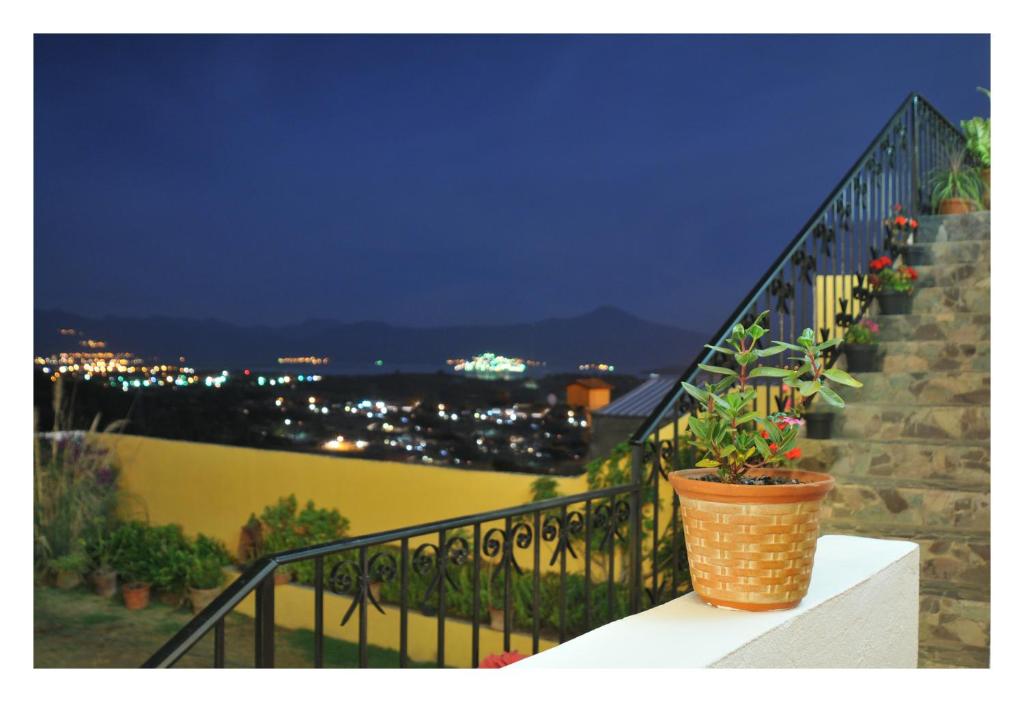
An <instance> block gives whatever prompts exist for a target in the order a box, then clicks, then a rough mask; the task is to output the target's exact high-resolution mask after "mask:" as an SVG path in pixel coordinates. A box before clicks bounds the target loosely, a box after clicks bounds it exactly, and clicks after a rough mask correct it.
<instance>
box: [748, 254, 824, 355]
mask: <svg viewBox="0 0 1024 702" xmlns="http://www.w3.org/2000/svg"><path fill="white" fill-rule="evenodd" d="M792 260H793V264H794V265H795V266H796V267H797V269H798V270H799V271H800V273H801V274H802V276H803V279H804V281H806V282H807V283H808V284H810V283H813V282H814V281H813V280H812V279H811V274H812V273H815V272H817V270H818V261H817V260H816V259H815V258H814V256H812V255H811V254H809V253H806V252H805V251H804V250H803V249H799V250H798V251H797V252H796V253H794V254H793V259H792ZM762 338H763V337H762Z"/></svg>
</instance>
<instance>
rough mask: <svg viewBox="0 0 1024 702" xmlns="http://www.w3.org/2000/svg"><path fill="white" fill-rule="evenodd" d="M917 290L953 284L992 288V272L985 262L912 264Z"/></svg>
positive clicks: (964, 286)
mask: <svg viewBox="0 0 1024 702" xmlns="http://www.w3.org/2000/svg"><path fill="white" fill-rule="evenodd" d="M914 270H916V271H917V283H916V286H917V288H918V290H919V291H920V290H922V289H924V288H933V287H942V286H947V285H955V286H960V287H963V288H985V289H989V290H990V289H991V288H992V272H991V270H990V268H989V266H988V264H986V263H953V264H950V265H946V266H914Z"/></svg>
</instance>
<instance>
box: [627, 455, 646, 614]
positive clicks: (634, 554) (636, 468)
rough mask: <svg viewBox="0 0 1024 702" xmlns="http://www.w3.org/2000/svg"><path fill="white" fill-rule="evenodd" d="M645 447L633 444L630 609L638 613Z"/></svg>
mask: <svg viewBox="0 0 1024 702" xmlns="http://www.w3.org/2000/svg"><path fill="white" fill-rule="evenodd" d="M643 476H644V448H643V445H642V444H634V445H633V460H632V465H631V466H630V482H631V483H632V485H633V492H631V493H630V498H629V515H630V527H629V553H630V558H629V560H630V574H629V579H630V588H629V611H630V613H632V614H636V613H637V612H639V611H640V593H641V590H642V588H643V570H644V564H643V537H642V535H641V533H640V526H641V525H642V524H643V518H642V515H641V513H640V511H641V508H642V504H643V502H642V499H641V497H642V494H643V489H644V480H643Z"/></svg>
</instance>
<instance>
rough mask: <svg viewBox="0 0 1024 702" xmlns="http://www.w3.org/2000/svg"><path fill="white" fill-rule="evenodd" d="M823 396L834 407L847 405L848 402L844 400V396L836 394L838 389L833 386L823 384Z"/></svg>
mask: <svg viewBox="0 0 1024 702" xmlns="http://www.w3.org/2000/svg"><path fill="white" fill-rule="evenodd" d="M821 396H822V397H823V398H824V399H825V402H827V403H829V404H830V405H832V406H833V407H846V403H845V402H843V398H841V397H839V395H838V394H836V391H835V390H833V389H832V388H827V387H824V386H822V388H821Z"/></svg>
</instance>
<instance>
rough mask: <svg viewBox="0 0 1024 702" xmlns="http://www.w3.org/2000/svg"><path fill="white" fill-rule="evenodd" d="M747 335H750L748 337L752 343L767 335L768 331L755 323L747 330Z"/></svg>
mask: <svg viewBox="0 0 1024 702" xmlns="http://www.w3.org/2000/svg"><path fill="white" fill-rule="evenodd" d="M747 333H748V334H750V337H751V338H752V339H753V340H754V341H757V340H758V339H760V338H761V337H762V336H764V335H765V334H766V333H768V330H767V329H765V328H764V327H762V326H761V325H760V324H757V323H756V322H755V323H754V324H753V325H752V326H751V327H750V328H749V329H747Z"/></svg>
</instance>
